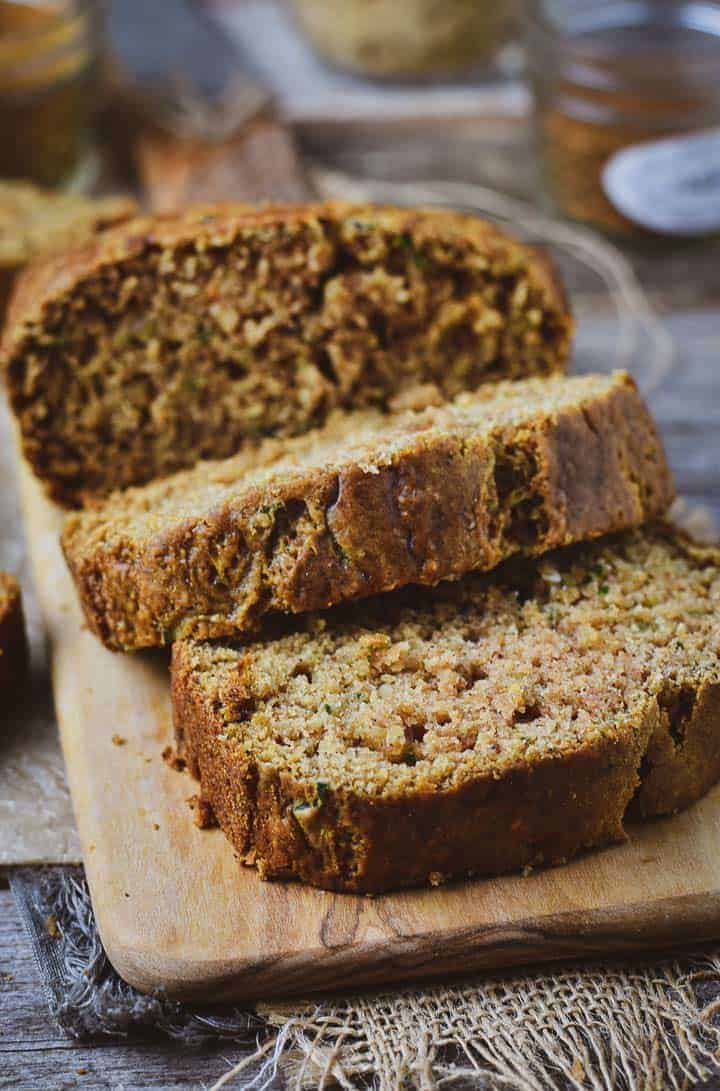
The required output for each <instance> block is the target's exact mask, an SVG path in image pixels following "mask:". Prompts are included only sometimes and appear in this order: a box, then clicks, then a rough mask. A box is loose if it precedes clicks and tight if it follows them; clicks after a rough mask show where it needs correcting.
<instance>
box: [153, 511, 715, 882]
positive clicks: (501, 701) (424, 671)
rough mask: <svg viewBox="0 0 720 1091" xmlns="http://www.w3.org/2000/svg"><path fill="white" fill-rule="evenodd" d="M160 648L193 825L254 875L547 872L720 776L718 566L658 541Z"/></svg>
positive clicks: (677, 538) (605, 545) (688, 548)
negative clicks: (195, 794)
mask: <svg viewBox="0 0 720 1091" xmlns="http://www.w3.org/2000/svg"><path fill="white" fill-rule="evenodd" d="M295 625H296V626H297V627H296V628H294V629H292V630H290V631H288V632H287V633H285V634H284V635H283V634H280V635H278V636H276V638H274V639H270V640H267V641H266V642H264V643H255V644H250V645H247V646H245V647H232V646H229V645H225V644H212V643H193V642H190V641H182V642H180V643H178V644H176V645H175V647H174V649H173V667H172V674H173V701H174V711H175V724H176V730H177V735H178V740H179V743H180V746H181V748H182V751H183V752H184V754H185V756H186V758H187V760H188V762H189V765H190V768H191V770H192V772H193V773H194V774H195V775H196V776H199V777H200V783H201V793H202V801H203V804H204V807H203V811H204V813H207V811H208V809H211V810H212V812H214V815H215V816H216V818H217V821H218V822H219V823H220V825H221V827H222V828H223V830H224V831H225V833H226V834H227V836H228V837H229V838H230V840H231V841H232V843H233V845H234V846H235V848H236V850H237V852H238V853H239V855H240V856H241V857H242V858H244V859H245V860H246V861H248V862H251V863H254V864H256V865H257V867H258V869H259V872H260V874H261V875H262V876H263V877H264V878H272V877H291V876H295V877H298V878H300V879H302V880H304V881H305V882H308V883H312V884H314V885H317V886H321V887H327V888H329V889H334V890H347V891H365V892H375V891H381V890H386V889H388V888H393V887H403V886H411V885H416V884H424V883H428V882H429V883H437V882H440V881H442V880H444V879H448V878H450V877H453V876H466V875H473V874H487V873H499V872H506V871H511V870H515V869H520V868H524V867H527V866H532V865H537V864H550V863H558V862H561V861H564V860H566V859H568V858H569V857H571V856H573V855H574V854H575V853H577V852H579V851H580V850H582V849H588V848H591V847H598V846H602V845H607V844H610V843H611V842H616V841H621V840H623V839H624V837H625V834H624V830H623V819H624V816H625V814H626V812H627V811H628V808H632V810H633V811H634V813H635V814H637V815H640V816H645V815H655V814H662V813H666V812H671V811H674V810H676V809H677V808H679V807H684V806H686V805H688V804H689V803H691V802H693V801H694V800H696V799H697V798H698V797H699V796H701V795H702V794H703V792H705V791H706V790H707V789H708V788H709V787H710V785H711V784H713V782H714V781H715V780H716V779H717V778H718V777H719V776H720V660H719V658H718V657H719V655H720V552H718V551H717V550H711V549H705V548H700V547H697V546H695V545H693V544H692V543H691V542H690V540H689V539H687V538H686V537H684V536H683V535H682V534H680V533H678V532H675V531H673V530H672V529H670V528H668V527H665V526H656V527H654V528H651V529H648V530H643V531H634V532H628V533H626V534H625V535H620V536H617V537H614V538H611V539H609V540H601V541H599V542H596V543H593V544H590V545H583V546H578V547H572V548H570V549H567V550H563V551H557V552H555V553H553V554H550V555H548V556H547V557H543V558H541V559H539V560H537V561H528V560H523V561H515V562H511V563H509V564H508V565H505V566H503V567H502V568H501V569H499V570H498V571H497V572H496V573H493V574H492V575H490V576H469V577H467V578H466V579H465V580H463V581H462V582H460V583H457V584H448V585H443V587H442V588H438V589H436V590H434V591H425V592H419V591H417V590H416V591H412V592H406V593H403V592H398V593H397V594H395V595H392V596H384V597H382V598H379V599H376V600H374V601H370V602H366V603H360V604H357V605H355V606H352V607H346V608H344V609H343V610H340V611H334V612H330V613H328V614H325V615H315V616H311V617H308V618H306V619H303V620H302V621H297V622H295Z"/></svg>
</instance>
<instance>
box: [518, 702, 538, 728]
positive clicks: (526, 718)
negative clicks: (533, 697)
mask: <svg viewBox="0 0 720 1091" xmlns="http://www.w3.org/2000/svg"><path fill="white" fill-rule="evenodd" d="M541 715H542V711H541V709H540V705H539V704H538V703H537V701H531V702H530V703H529V704H526V705H525V707H524V708H516V709H515V711H514V713H513V723H516V724H529V723H532V722H533V720H539V719H540V716H541Z"/></svg>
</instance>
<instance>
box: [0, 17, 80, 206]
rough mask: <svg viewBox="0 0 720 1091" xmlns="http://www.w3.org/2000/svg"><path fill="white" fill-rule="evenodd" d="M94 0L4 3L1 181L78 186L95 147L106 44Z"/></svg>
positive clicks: (0, 83) (0, 78)
mask: <svg viewBox="0 0 720 1091" xmlns="http://www.w3.org/2000/svg"><path fill="white" fill-rule="evenodd" d="M98 23H99V9H98V5H97V4H94V3H93V2H92V0H39V2H30V0H24V2H23V0H19V2H15V0H0V177H2V178H30V179H32V180H33V181H35V182H39V183H41V184H43V185H48V186H58V185H65V184H68V183H69V182H71V181H72V180H73V179H74V178H75V177H76V175H77V172H78V171H79V169H80V168H81V166H82V164H83V162H84V160H85V157H86V154H87V152H88V150H89V129H90V119H91V114H92V108H93V101H94V89H95V80H96V69H97V65H96V61H97V56H98V41H99V25H98Z"/></svg>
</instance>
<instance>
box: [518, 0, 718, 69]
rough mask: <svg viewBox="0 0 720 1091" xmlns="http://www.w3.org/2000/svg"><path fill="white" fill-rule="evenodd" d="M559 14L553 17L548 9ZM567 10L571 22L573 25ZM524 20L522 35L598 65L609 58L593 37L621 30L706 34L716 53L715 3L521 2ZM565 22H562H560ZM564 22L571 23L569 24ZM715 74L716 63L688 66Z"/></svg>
mask: <svg viewBox="0 0 720 1091" xmlns="http://www.w3.org/2000/svg"><path fill="white" fill-rule="evenodd" d="M553 7H556V8H557V9H558V10H557V11H556V12H555V14H553V12H552V10H551V9H552V8H553ZM572 9H575V12H576V21H575V24H574V26H573V25H572ZM522 15H523V20H524V23H525V27H526V30H527V31H528V32H529V33H530V34H532V35H533V36H535V37H537V38H538V39H539V40H541V41H544V43H545V44H546V45H547V46H548V47H550V48H553V47H555V48H557V47H558V46H559V47H561V48H563V49H565V50H567V51H568V52H573V53H575V54H576V55H577V56H578V57H587V58H595V59H597V60H599V59H601V58H602V56H603V55H610V53H611V50H610V49H609V48H608V49H605V50H603V49H602V48H601V47H600V46H599V45H598V41H597V38H596V36H595V35H594V34H593V33H592V32H593V31H601V30H613V29H615V30H621V29H631V28H636V27H643V26H644V27H648V28H652V27H655V28H660V27H663V28H665V29H672V28H677V29H683V30H691V31H697V32H700V33H703V34H706V35H707V36H708V38H713V39H716V40H717V43H718V46H719V47H720V0H684V2H683V3H681V4H677V3H675V2H672V3H671V2H668V3H663V2H662V0H661V2H660V3H659V4H652V3H648V2H647V0H613V2H609V3H604V4H601V5H599V4H597V3H596V2H590V0H578V2H577V3H573V2H572V0H562V2H561V3H557V2H555V3H553V2H552V0H525V2H524V3H523V12H522ZM563 16H565V18H563ZM568 16H569V17H570V18H569V19H568ZM705 62H707V64H708V67H710V66H712V67H714V68H717V57H713V58H705V59H703V58H697V57H694V58H693V64H694V65H697V64H699V65H700V66H702V65H703V64H704V63H705Z"/></svg>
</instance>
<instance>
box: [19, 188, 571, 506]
mask: <svg viewBox="0 0 720 1091" xmlns="http://www.w3.org/2000/svg"><path fill="white" fill-rule="evenodd" d="M571 332H572V320H571V318H570V315H569V313H568V307H567V302H566V300H565V298H564V296H563V293H562V290H561V288H560V286H559V284H558V282H557V280H556V278H555V276H554V273H553V271H552V268H551V266H550V265H549V263H548V262H547V261H546V260H545V258H544V257H542V256H541V255H540V254H539V253H537V252H535V251H533V250H531V249H529V248H528V247H526V246H523V245H522V244H521V243H519V242H517V241H515V240H513V239H511V238H509V237H508V236H506V235H504V234H503V233H502V232H500V231H498V230H497V229H496V228H494V227H492V226H491V225H490V224H488V223H486V222H484V221H482V220H478V219H477V218H475V217H469V216H464V215H461V214H459V213H455V212H446V211H441V210H435V209H432V210H427V209H426V210H422V209H421V210H403V209H393V208H375V207H371V206H354V205H344V204H336V203H331V204H323V205H295V206H276V207H268V208H249V207H248V206H244V205H239V206H238V205H221V206H213V207H208V208H199V209H194V210H191V211H188V212H186V213H184V214H182V215H177V216H167V217H152V218H151V217H140V218H137V219H135V220H132V221H130V222H128V223H127V224H124V225H122V226H121V227H118V228H116V229H111V230H109V231H107V232H106V233H105V234H104V235H103V236H102V237H100V238H98V239H97V240H96V241H94V242H93V243H91V244H89V245H88V246H86V247H83V248H81V249H79V250H77V251H75V252H74V253H73V254H71V255H65V256H63V257H62V258H61V259H56V260H52V259H51V260H49V261H47V262H45V263H43V264H42V266H36V267H34V268H33V269H31V270H29V271H28V272H27V273H26V274H25V275H24V276H23V277H22V278H21V282H20V284H19V285H18V288H17V291H16V293H15V296H14V299H13V302H12V305H11V308H10V313H9V318H8V322H7V324H6V327H5V332H4V336H3V340H2V357H3V359H4V361H5V369H6V375H7V382H8V388H9V392H10V398H11V403H12V405H13V408H14V409H15V412H16V413H17V415H18V417H19V420H20V427H21V433H22V436H23V445H24V451H25V454H26V456H27V458H28V459H29V461H30V462H31V464H32V465H33V467H34V469H35V471H36V472H37V473H38V475H39V476H40V477H41V478H42V479H43V480H44V481H45V483H46V486H47V487H48V489H49V491H50V492H51V494H52V495H53V497H54V498H55V499H57V500H59V501H60V502H62V503H64V504H68V505H71V506H77V505H78V504H81V503H82V502H83V501H84V500H87V499H88V498H92V497H96V496H99V495H104V494H106V493H108V492H110V491H111V490H112V489H113V488H121V487H125V486H127V485H129V484H133V483H141V482H144V481H148V480H151V479H153V478H156V477H162V476H166V475H167V474H169V473H172V472H174V471H176V470H179V469H182V468H183V467H185V466H190V465H192V464H194V463H195V462H196V461H198V460H199V459H203V458H213V457H214V458H217V457H226V456H228V455H231V454H233V453H235V452H236V451H237V450H239V449H241V448H242V446H243V445H244V444H245V443H246V442H247V441H248V440H249V439H255V440H256V439H258V438H260V437H262V436H272V435H293V434H298V433H303V432H306V431H308V430H310V429H311V428H313V427H317V426H318V425H322V423H323V422H324V421H325V420H326V419H327V417H328V415H329V414H330V413H331V412H332V411H333V410H334V409H337V408H340V409H346V410H347V409H357V408H362V407H376V408H381V409H387V408H388V406H389V405H391V404H392V402H393V399H394V398H396V397H397V396H398V395H400V396H407V395H408V393H409V392H410V391H411V390H412V388H413V387H417V386H418V385H420V386H422V385H423V384H427V383H434V384H435V385H436V386H437V387H438V388H439V389H440V391H441V393H442V395H443V396H445V397H452V396H455V395H456V394H457V393H459V392H460V391H462V390H464V389H475V388H476V387H477V386H479V385H480V384H481V383H483V382H485V381H497V380H498V379H503V378H522V377H526V376H528V375H535V374H537V375H547V374H551V373H553V372H557V371H561V370H563V368H564V364H565V360H566V357H567V353H568V347H569V340H570V335H571Z"/></svg>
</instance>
